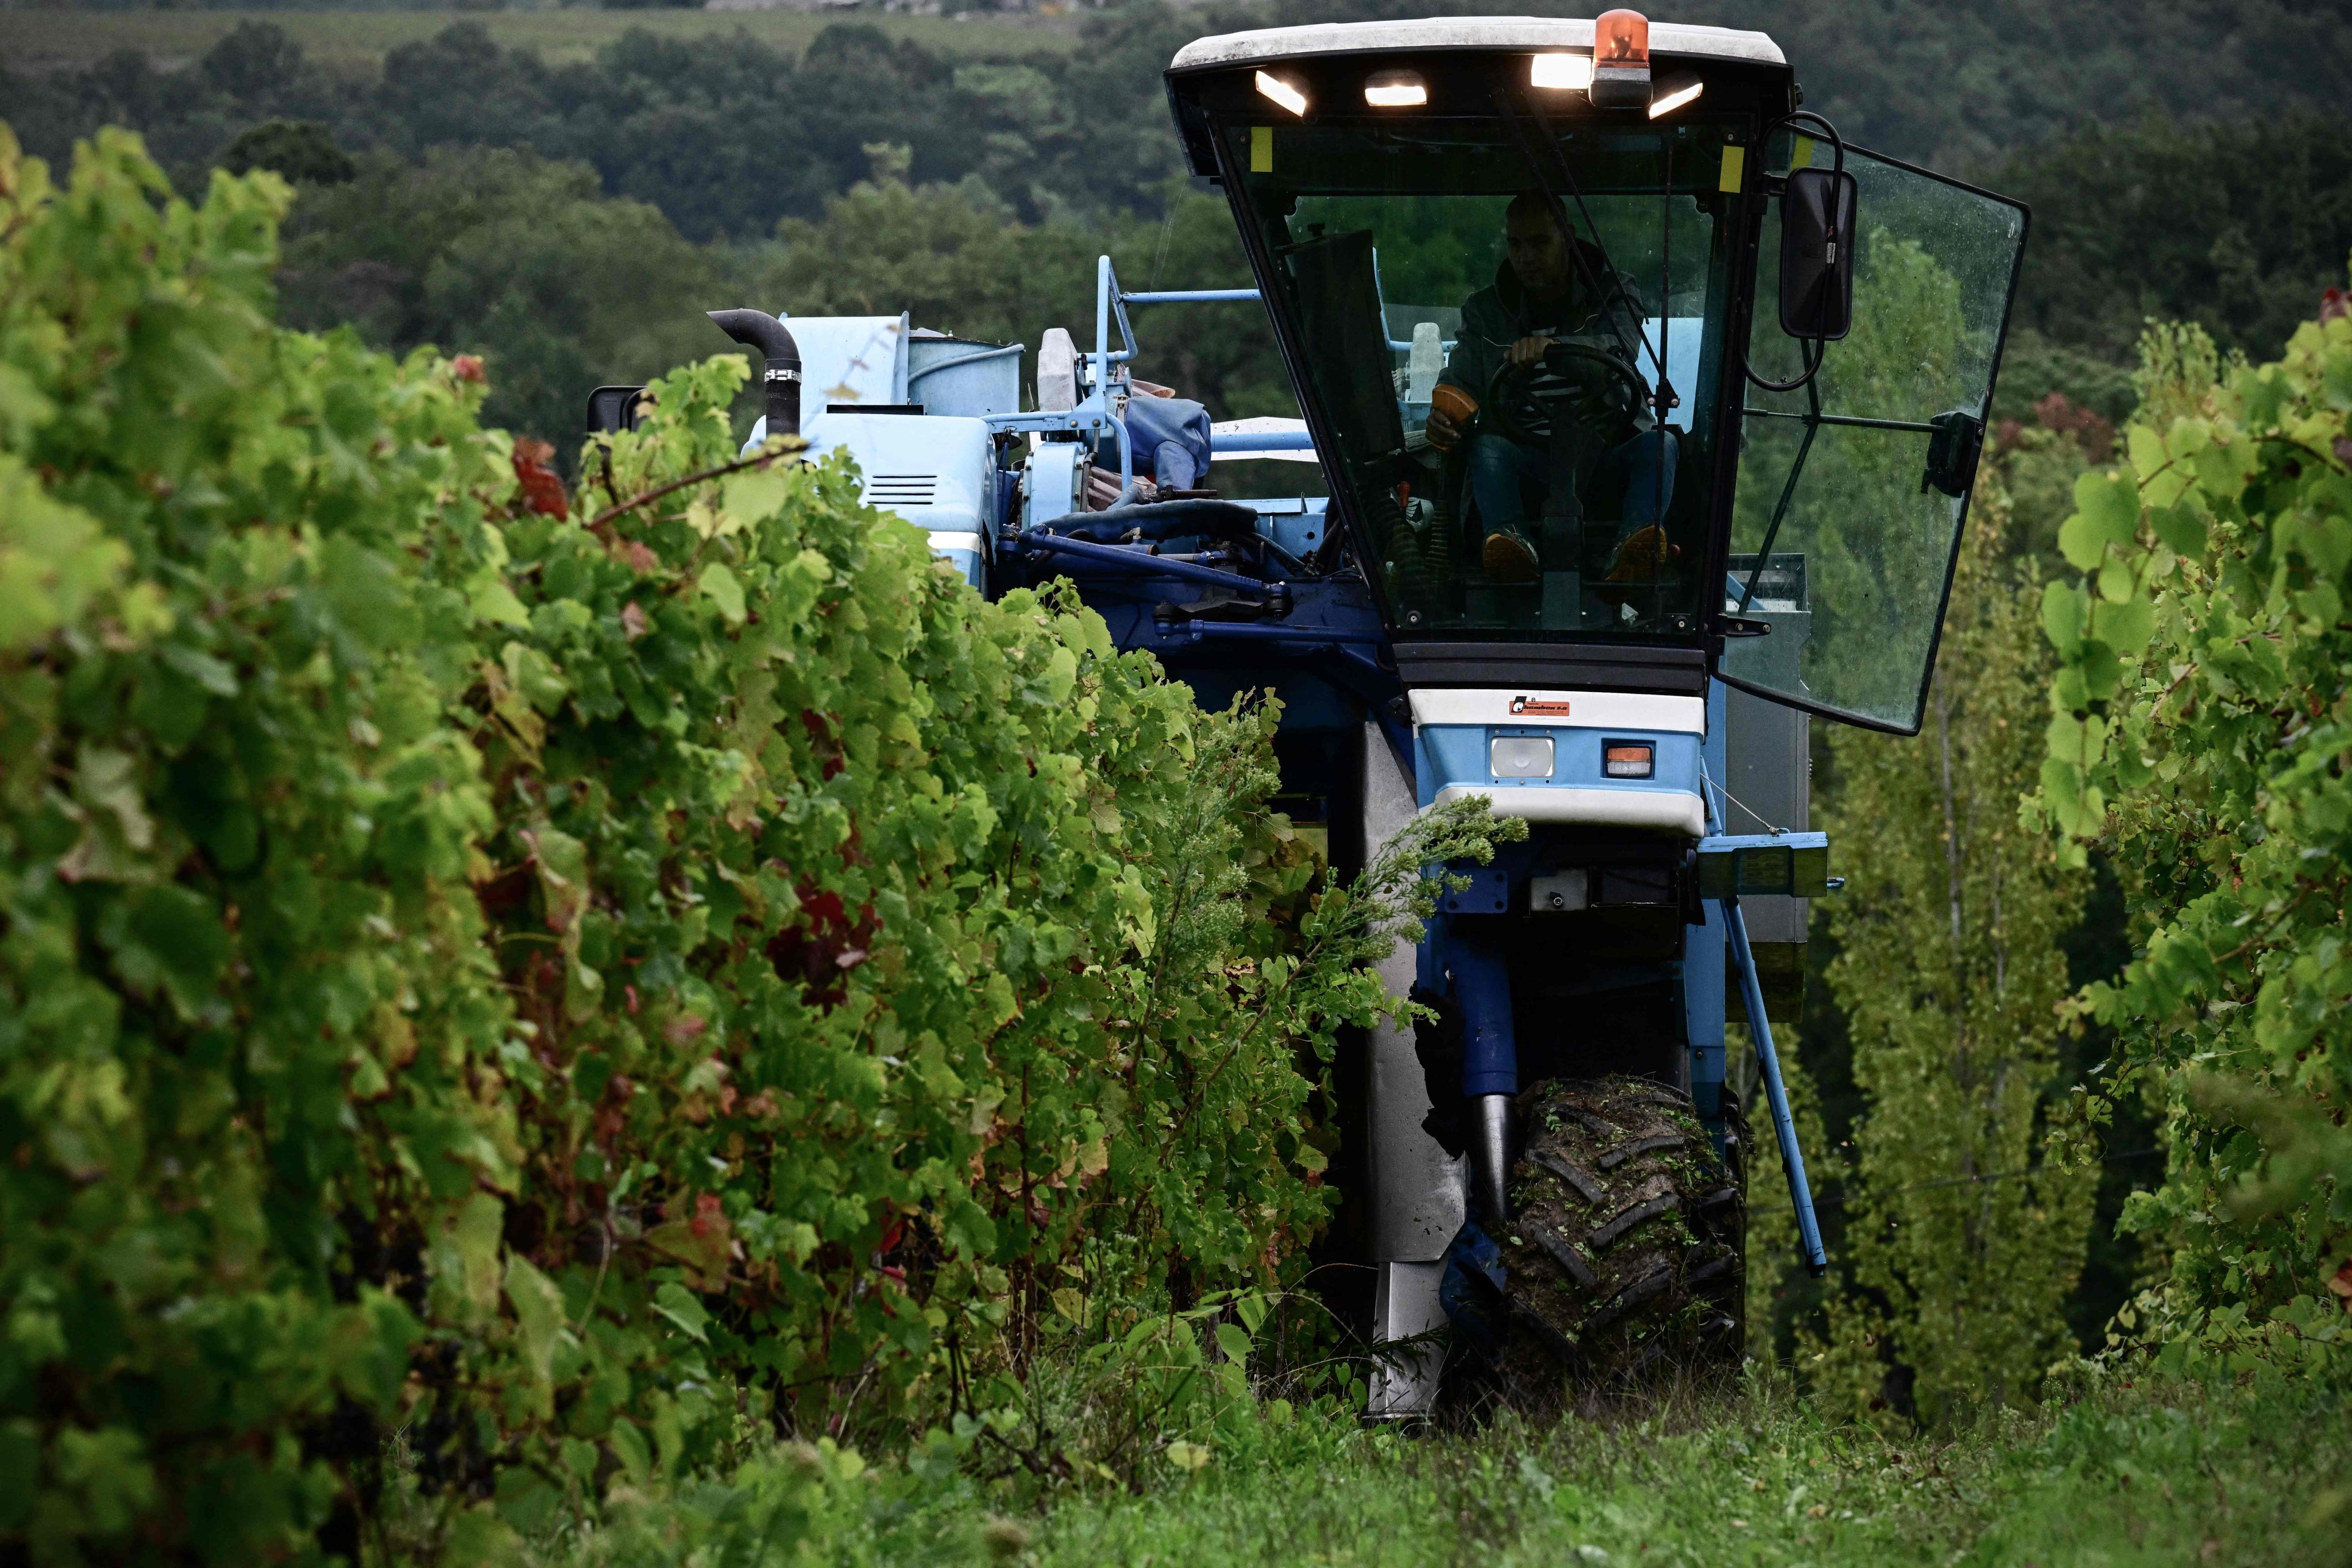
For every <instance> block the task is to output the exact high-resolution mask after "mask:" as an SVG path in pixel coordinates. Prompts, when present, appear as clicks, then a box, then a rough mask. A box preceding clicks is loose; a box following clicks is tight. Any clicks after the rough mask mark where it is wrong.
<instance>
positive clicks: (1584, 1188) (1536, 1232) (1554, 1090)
mask: <svg viewBox="0 0 2352 1568" xmlns="http://www.w3.org/2000/svg"><path fill="white" fill-rule="evenodd" d="M1734 1110H1735V1112H1736V1108H1734ZM1518 1115H1519V1142H1520V1147H1519V1154H1518V1158H1517V1160H1516V1161H1515V1162H1514V1163H1513V1164H1512V1167H1511V1204H1512V1210H1513V1214H1512V1219H1511V1223H1510V1225H1509V1226H1508V1227H1507V1230H1506V1233H1505V1234H1503V1235H1501V1236H1497V1237H1496V1238H1495V1240H1496V1243H1497V1245H1498V1246H1499V1247H1501V1250H1502V1254H1503V1258H1504V1262H1505V1265H1506V1267H1507V1269H1508V1276H1507V1283H1506V1285H1505V1286H1504V1289H1503V1296H1504V1300H1505V1303H1506V1305H1507V1311H1506V1312H1505V1313H1504V1314H1503V1315H1502V1316H1503V1331H1502V1333H1501V1335H1500V1342H1499V1343H1498V1345H1497V1346H1496V1359H1495V1364H1494V1366H1493V1368H1492V1373H1493V1375H1494V1393H1495V1394H1496V1395H1498V1396H1499V1397H1500V1398H1501V1399H1502V1400H1503V1401H1504V1402H1505V1403H1507V1404H1509V1405H1513V1406H1514V1407H1516V1408H1518V1409H1520V1410H1522V1411H1525V1412H1528V1413H1529V1414H1546V1413H1549V1412H1550V1411H1553V1410H1556V1409H1558V1408H1559V1405H1560V1404H1561V1402H1562V1400H1563V1399H1564V1398H1565V1397H1566V1396H1567V1395H1568V1394H1569V1393H1570V1389H1571V1388H1572V1387H1574V1386H1576V1385H1582V1386H1584V1387H1587V1388H1599V1387H1610V1386H1622V1385H1624V1384H1628V1383H1631V1382H1633V1381H1636V1380H1639V1379H1642V1378H1644V1377H1647V1376H1651V1375H1655V1374H1659V1373H1676V1372H1679V1373H1690V1372H1694V1371H1699V1370H1704V1369H1708V1368H1722V1367H1727V1366H1736V1365H1737V1364H1738V1361H1739V1358H1740V1356H1741V1354H1742V1353H1743V1352H1744V1349H1745V1331H1744V1330H1745V1319H1746V1316H1747V1314H1746V1311H1745V1310H1744V1307H1745V1300H1746V1295H1747V1278H1746V1276H1747V1258H1746V1242H1747V1226H1748V1194H1747V1183H1746V1180H1745V1166H1746V1164H1747V1161H1746V1160H1745V1158H1744V1157H1743V1156H1744V1155H1745V1153H1746V1148H1745V1144H1746V1137H1745V1132H1746V1129H1745V1126H1744V1125H1743V1122H1744V1119H1735V1120H1734V1121H1733V1122H1732V1123H1731V1127H1730V1131H1732V1132H1733V1133H1734V1135H1735V1136H1736V1137H1737V1138H1738V1142H1736V1143H1735V1144H1733V1146H1732V1154H1733V1161H1732V1166H1731V1168H1730V1169H1728V1170H1727V1169H1726V1167H1725V1162H1724V1161H1723V1160H1721V1159H1719V1158H1717V1154H1716V1152H1715V1142H1714V1140H1713V1139H1712V1138H1710V1137H1709V1136H1708V1135H1707V1131H1706V1126H1705V1125H1704V1124H1703V1123H1702V1122H1701V1121H1699V1119H1698V1113H1697V1111H1696V1110H1695V1109H1694V1108H1693V1106H1692V1104H1691V1101H1690V1098H1689V1097H1688V1096H1687V1095H1685V1094H1682V1093H1681V1092H1679V1091H1677V1090H1675V1089H1669V1088H1667V1087H1665V1086H1664V1085H1663V1084H1659V1083H1656V1082H1654V1081H1652V1080H1650V1079H1637V1078H1625V1077H1613V1078H1605V1079H1599V1080H1597V1081H1583V1080H1554V1081H1551V1082H1547V1083H1542V1084H1538V1085H1537V1086H1536V1087H1535V1088H1533V1089H1528V1090H1527V1091H1526V1092H1524V1093H1522V1094H1521V1095H1520V1096H1519V1102H1518Z"/></svg>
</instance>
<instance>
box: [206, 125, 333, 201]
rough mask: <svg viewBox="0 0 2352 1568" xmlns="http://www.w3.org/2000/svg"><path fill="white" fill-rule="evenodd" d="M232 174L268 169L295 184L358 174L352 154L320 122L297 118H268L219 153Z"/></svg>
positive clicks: (325, 182) (323, 181)
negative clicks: (337, 144)
mask: <svg viewBox="0 0 2352 1568" xmlns="http://www.w3.org/2000/svg"><path fill="white" fill-rule="evenodd" d="M221 167H222V168H224V169H226V170H227V171H228V172H229V173H230V174H250V173H251V172H252V171H254V170H256V169H268V170H271V171H273V172H275V173H276V174H279V175H281V176H283V177H284V178H286V179H289V180H291V181H293V182H295V183H296V184H301V183H303V182H305V181H308V182H309V183H310V184H320V185H333V184H341V183H342V182H343V181H345V180H348V179H351V178H352V176H354V175H355V174H358V173H359V165H358V164H356V163H352V159H351V154H349V153H345V152H344V151H343V150H342V149H341V147H338V146H336V145H335V139H334V137H333V136H332V135H331V134H329V132H328V131H327V128H326V127H325V126H323V125H312V124H310V123H308V122H306V121H299V120H269V121H263V122H262V123H261V124H259V125H257V126H255V127H254V128H253V129H252V130H250V131H248V132H245V133H244V134H243V135H241V136H239V137H238V138H237V139H236V141H234V142H230V143H229V144H228V150H227V151H226V152H225V153H222V154H221Z"/></svg>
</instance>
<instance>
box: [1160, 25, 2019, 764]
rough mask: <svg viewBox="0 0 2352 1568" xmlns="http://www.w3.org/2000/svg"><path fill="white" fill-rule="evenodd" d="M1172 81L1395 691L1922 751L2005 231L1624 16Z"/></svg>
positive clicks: (1338, 41)
mask: <svg viewBox="0 0 2352 1568" xmlns="http://www.w3.org/2000/svg"><path fill="white" fill-rule="evenodd" d="M1168 83H1169V91H1170V94H1171V100H1172V102H1173V105H1174V108H1175V111H1176V117H1177V121H1178V123H1179V125H1180V127H1181V132H1182V134H1183V137H1184V142H1185V145H1186V148H1187V151H1188V154H1189V156H1190V159H1191V162H1192V169H1193V172H1194V173H1196V174H1204V175H1207V176H1210V177H1211V178H1213V179H1214V180H1216V181H1217V182H1218V183H1219V184H1222V185H1223V188H1224V190H1225V191H1226V193H1227V195H1228V196H1229V199H1230V200H1231V202H1232V205H1233V208H1234V214H1235V216H1236V218H1237V220H1238V221H1239V224H1240V227H1241V231H1242V235H1243V238H1244V245H1245V246H1246V247H1247V249H1248V252H1249V255H1250V258H1251V261H1252V264H1253V266H1254V268H1255V271H1256V275H1257V278H1258V281H1259V286H1260V289H1261V291H1262V294H1263V297H1264V299H1265V304H1266V308H1267V310H1268V312H1269V314H1270V316H1271V318H1272V320H1273V321H1274V324H1275V328H1276V332H1277V334H1278V336H1279V338H1280V341H1281V345H1282V349H1283V352H1284V354H1285V356H1286V360H1287V362H1288V365H1289V368H1290V371H1291V374H1292V379H1293V382H1294V384H1295V386H1296V387H1297V392H1298V395H1299V399H1300V403H1301V405H1302V412H1303V413H1304V415H1305V416H1306V419H1307V425H1308V426H1309V428H1310V430H1311V431H1312V433H1313V435H1314V437H1315V444H1316V448H1317V450H1318V454H1319V455H1320V458H1321V460H1322V463H1323V466H1324V468H1325V471H1326V476H1327V479H1328V482H1329V486H1330V489H1331V493H1332V498H1333V500H1332V510H1333V512H1334V514H1335V515H1336V516H1337V518H1338V519H1339V521H1341V522H1342V523H1343V524H1344V527H1345V530H1346V533H1347V537H1348V538H1349V541H1350V542H1351V543H1352V546H1353V553H1354V555H1355V558H1356V559H1357V561H1358V562H1359V563H1361V565H1362V568H1363V570H1364V574H1365V576H1366V579H1367V582H1368V586H1369V588H1370V592H1371V594H1372V595H1373V596H1374V597H1375V599H1376V600H1377V601H1378V603H1379V605H1380V609H1381V616H1382V619H1383V621H1384V622H1385V625H1386V627H1387V629H1388V632H1389V634H1390V637H1391V646H1392V647H1393V649H1394V654H1395V658H1396V663H1397V669H1398V672H1399V675H1400V677H1401V678H1402V681H1403V683H1404V685H1405V686H1406V687H1407V688H1408V689H1409V690H1414V691H1419V690H1422V689H1449V688H1450V689H1470V688H1486V689H1495V690H1502V689H1508V692H1509V695H1510V696H1512V697H1523V696H1525V695H1526V694H1527V693H1528V692H1529V691H1530V690H1557V691H1562V692H1566V691H1607V692H1613V693H1621V694H1629V695H1631V694H1644V693H1646V694H1654V695H1658V696H1676V697H1685V698H1691V699H1698V698H1702V697H1703V696H1704V694H1705V692H1706V682H1707V679H1708V677H1709V676H1710V675H1715V674H1719V675H1720V676H1721V677H1722V679H1724V680H1726V681H1727V682H1728V683H1730V684H1732V685H1734V686H1738V687H1743V688H1746V689H1748V690H1750V691H1753V692H1756V693H1758V694H1759V695H1763V696H1766V697H1769V698H1770V699H1772V700H1776V701H1779V702H1783V703H1787V704H1790V705H1792V706H1795V707H1798V708H1801V709H1804V710H1809V711H1812V712H1818V713H1822V714H1825V715H1829V716H1832V717H1834V718H1838V719H1841V720H1843V721H1848V722H1853V723H1858V724H1863V725H1866V726H1869V727H1872V728H1876V729H1884V730H1890V731H1898V732H1912V731H1916V728H1917V725H1918V717H1919V712H1920V708H1921V704H1922V702H1923V700H1924V693H1925V688H1926V684H1927V678H1928V674H1929V671H1930V668H1931V667H1932V663H1933V658H1934V651H1935V645H1936V639H1937V629H1938V626H1939V625H1940V621H1941V616H1942V611H1943V605H1944V600H1945V596H1946V593H1947V590H1948V584H1949V581H1950V574H1951V568H1952V563H1953V562H1954V560H1955V559H1956V556H1957V549H1958V538H1959V531H1960V527H1961V522H1962V520H1963V517H1964V514H1965V510H1966V506H1967V500H1968V495H1969V486H1970V482H1971V480H1972V479H1973V475H1974V465H1975V459H1976V454H1977V451H1978V448H1979V436H1980V433H1981V431H1982V428H1983V421H1984V416H1985V410H1986V403H1987V400H1988V399H1989V397H1990V390H1991V384H1992V377H1993V371H1994V366H1995V363H1996V361H1997V359H1998V356H1999V352H2000V338H2001V331H2002V327H2003V324H2004V321H2005V320H2006V316H2007V311H2008V306H2009V300H2010V293H2011V283H2012V280H2013V279H2014V276H2015V271H2016V266H2017V260H2018V257H2019V253H2020V250H2021V245H2022V241H2023V237H2024V227H2025V214H2024V211H2023V209H2022V208H2021V207H2020V206H2018V205H2015V204H2013V203H2010V202H2007V201H2004V200H2002V199H2000V198H1998V197H1994V196H1990V195H1986V194H1984V193H1980V192H1978V191H1974V190H1972V189H1969V187H1966V186H1963V185H1960V184H1957V183H1955V182H1952V181H1948V180H1945V179H1942V178H1940V177H1938V176H1936V175H1932V174H1925V173H1923V172H1921V171H1918V170H1915V169H1912V168H1909V167H1906V166H1905V165H1903V164H1900V163H1895V162H1894V161H1892V160H1889V159H1885V158H1880V157H1877V156H1874V155H1873V154H1871V153H1865V152H1863V151H1862V150H1860V149H1858V148H1853V147H1849V146H1844V145H1843V144H1842V143H1840V142H1837V141H1836V140H1835V132H1834V130H1833V129H1832V128H1830V127H1829V126H1828V125H1827V124H1826V123H1825V122H1822V121H1818V120H1816V119H1815V118H1813V117H1811V116H1806V115H1802V114H1798V113H1796V112H1795V110H1796V107H1797V104H1798V101H1799V99H1800V94H1799V93H1798V92H1797V90H1796V85H1795V81H1794V79H1793V77H1792V75H1791V73H1790V69H1789V67H1788V65H1787V64H1786V62H1785V61H1784V60H1783V58H1782V57H1781V55H1780V50H1779V48H1778V47H1776V46H1775V45H1774V44H1773V43H1772V42H1771V40H1770V39H1769V38H1767V37H1764V36H1763V35H1761V34H1757V33H1743V32H1734V31H1728V30H1725V29H1720V28H1713V27H1692V26H1668V25H1664V24H1659V25H1656V26H1651V25H1650V24H1648V23H1646V22H1644V21H1643V19H1642V18H1641V17H1639V16H1634V15H1633V13H1630V12H1614V13H1610V14H1609V15H1608V16H1604V17H1602V18H1601V22H1600V24H1598V30H1596V24H1595V23H1593V22H1586V21H1574V20H1549V19H1542V18H1487V19H1480V18H1465V19H1444V20H1430V21H1419V22H1393V23H1365V24H1351V25H1343V26H1308V27H1290V28H1276V29H1269V30H1265V31H1261V32H1255V33H1246V34H1237V35H1233V36H1230V37H1221V38H1208V39H1203V40H1201V41H1200V42H1198V43H1195V44H1193V45H1192V46H1190V47H1187V48H1185V49H1184V50H1183V51H1182V52H1181V53H1180V54H1179V55H1178V56H1177V57H1176V59H1175V61H1174V63H1173V65H1172V66H1171V69H1170V71H1169V75H1168ZM1800 172H1802V173H1801V174H1800ZM1792 175H1797V176H1799V177H1795V178H1792ZM1792 215H1793V216H1792ZM1825 230H1826V238H1824V232H1825ZM1824 247H1826V250H1827V253H1828V254H1827V256H1826V258H1824V255H1823V249H1824ZM1841 250H1842V251H1843V254H1841ZM1784 272H1785V274H1786V276H1785V279H1784ZM1784 281H1785V285H1786V286H1785V287H1784ZM1456 705H1457V706H1458V704H1456ZM1521 716H1522V717H1523V716H1524V715H1521ZM1515 754H1516V753H1515ZM1594 762H1595V763H1596V766H1597V765H1599V764H1600V763H1601V758H1600V757H1599V756H1598V755H1597V754H1596V757H1595V758H1594ZM1489 773H1490V777H1491V771H1490V770H1489Z"/></svg>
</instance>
